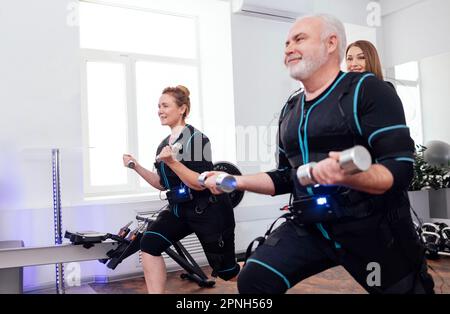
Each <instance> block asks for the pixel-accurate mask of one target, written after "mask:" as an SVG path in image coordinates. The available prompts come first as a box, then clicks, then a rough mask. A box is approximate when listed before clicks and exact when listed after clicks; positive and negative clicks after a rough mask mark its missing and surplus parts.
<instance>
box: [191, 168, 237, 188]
mask: <svg viewBox="0 0 450 314" xmlns="http://www.w3.org/2000/svg"><path fill="white" fill-rule="evenodd" d="M208 173H209V172H208V171H207V172H203V173H201V174H200V175H199V176H198V183H199V184H200V185H201V186H202V187H205V181H206V178H207V177H208ZM216 187H217V188H218V189H219V190H221V191H222V192H225V193H231V192H233V191H234V190H236V187H237V182H236V178H235V177H234V176H232V175H230V174H228V173H221V174H219V175H218V176H217V178H216Z"/></svg>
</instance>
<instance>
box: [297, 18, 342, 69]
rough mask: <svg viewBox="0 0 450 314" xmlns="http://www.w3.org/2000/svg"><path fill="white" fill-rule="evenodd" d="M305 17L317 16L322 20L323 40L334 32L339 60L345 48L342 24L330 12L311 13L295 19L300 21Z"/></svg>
mask: <svg viewBox="0 0 450 314" xmlns="http://www.w3.org/2000/svg"><path fill="white" fill-rule="evenodd" d="M306 18H319V19H321V20H322V22H323V30H322V35H321V37H322V39H323V40H325V39H327V38H328V37H329V36H331V35H332V34H335V35H336V36H337V39H338V52H339V61H342V59H343V58H344V57H345V51H346V49H347V36H346V35H345V27H344V24H343V23H342V22H341V21H340V20H339V19H338V18H336V17H334V16H333V15H330V14H313V15H306V16H301V17H299V18H297V21H301V20H303V19H306Z"/></svg>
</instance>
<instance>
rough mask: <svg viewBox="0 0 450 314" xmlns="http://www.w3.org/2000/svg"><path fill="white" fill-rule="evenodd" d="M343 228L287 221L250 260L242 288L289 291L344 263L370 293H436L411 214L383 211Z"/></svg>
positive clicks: (243, 273) (240, 283)
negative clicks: (389, 218)
mask: <svg viewBox="0 0 450 314" xmlns="http://www.w3.org/2000/svg"><path fill="white" fill-rule="evenodd" d="M339 227H340V228H333V227H331V226H329V225H328V226H325V227H324V226H322V225H320V226H319V225H311V226H308V227H302V226H299V225H298V224H296V223H295V222H294V221H288V222H285V223H283V224H282V225H281V226H280V227H278V228H277V229H276V230H274V232H272V233H271V234H270V236H269V237H268V238H267V240H266V241H265V242H264V244H263V245H261V246H259V247H258V248H257V249H256V250H255V252H254V253H253V254H252V255H251V256H250V258H249V259H248V260H247V262H246V264H245V266H244V267H243V269H242V271H241V274H240V275H239V278H238V289H239V292H240V293H267V294H279V293H285V292H286V291H287V290H288V289H289V288H291V287H293V286H294V285H296V284H297V283H298V282H300V281H302V280H303V279H306V278H308V277H310V276H312V275H314V274H317V273H320V272H322V271H324V270H326V269H328V268H331V267H334V266H337V265H342V266H343V267H344V268H345V269H346V270H347V271H348V272H349V273H350V275H351V276H352V277H353V278H354V279H355V280H356V281H357V282H358V283H359V284H361V286H363V287H364V288H365V289H366V290H367V291H368V292H370V293H433V286H434V283H433V280H432V278H431V276H430V275H429V274H428V273H427V267H426V262H425V259H424V254H423V250H422V249H421V246H420V243H419V241H418V238H417V235H416V234H415V231H414V229H413V227H412V221H411V219H410V217H409V220H408V218H404V219H402V220H398V221H396V222H395V223H390V224H389V225H387V224H386V221H385V217H384V216H383V215H373V216H370V217H366V218H364V219H359V220H354V221H351V222H349V223H348V224H346V225H345V224H344V225H341V226H339ZM324 232H325V233H326V234H327V236H328V237H329V238H331V239H332V240H328V239H326V238H325V236H324ZM416 240H417V241H416ZM372 262H375V263H377V264H378V265H379V270H380V272H379V278H380V279H381V280H380V282H379V283H377V282H373V281H371V279H373V277H371V274H373V273H372V271H373V268H370V267H369V263H372Z"/></svg>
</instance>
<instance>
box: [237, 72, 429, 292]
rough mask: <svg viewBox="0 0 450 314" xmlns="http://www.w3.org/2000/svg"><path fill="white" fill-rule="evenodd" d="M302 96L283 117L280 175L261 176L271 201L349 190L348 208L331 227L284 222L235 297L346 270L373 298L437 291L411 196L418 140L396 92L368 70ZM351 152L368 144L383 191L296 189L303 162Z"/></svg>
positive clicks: (249, 265) (245, 272) (254, 258)
mask: <svg viewBox="0 0 450 314" xmlns="http://www.w3.org/2000/svg"><path fill="white" fill-rule="evenodd" d="M304 97H305V96H304V93H303V92H299V93H297V94H294V95H293V96H292V97H291V98H290V99H289V100H288V102H287V104H286V105H285V107H284V108H283V110H282V114H281V116H280V123H279V138H278V141H279V150H278V168H277V169H276V170H274V171H270V172H267V173H268V175H269V176H270V177H271V179H272V181H273V182H274V185H275V195H280V194H286V193H293V195H294V200H295V199H299V198H300V197H304V196H306V195H317V194H319V195H323V194H331V193H333V192H336V191H339V190H345V191H346V192H348V193H347V194H346V195H347V198H346V199H347V205H348V209H349V210H348V211H347V215H344V216H341V217H339V218H336V219H334V220H329V221H324V222H314V223H306V224H305V223H303V222H302V221H299V219H298V216H297V218H296V216H294V217H293V218H292V219H288V220H287V221H286V222H284V223H283V224H281V225H280V227H278V228H277V229H275V230H274V231H273V232H272V233H271V234H270V235H269V236H268V237H267V239H266V240H265V242H264V243H263V244H262V245H260V246H258V247H257V248H256V250H255V252H254V253H253V254H252V255H251V256H250V258H249V259H248V260H247V262H246V265H245V266H244V267H243V269H242V271H241V274H240V275H239V278H238V289H239V292H240V293H284V292H286V290H287V289H289V288H291V287H292V286H294V285H295V284H297V283H298V282H300V281H301V280H303V279H305V278H307V277H309V276H312V275H314V274H317V273H319V272H322V271H324V270H326V269H328V268H330V267H334V266H337V265H342V266H343V267H344V268H345V269H346V270H347V271H348V272H349V273H350V274H351V275H352V276H353V278H354V279H355V280H356V281H357V282H358V283H359V284H361V286H363V287H364V288H365V289H366V290H367V291H368V292H370V293H433V287H434V283H433V280H432V278H431V276H430V275H429V274H428V273H427V265H426V261H425V259H424V248H423V246H422V245H421V243H420V241H419V238H418V235H417V234H416V232H415V230H414V226H413V222H412V219H411V214H410V205H409V200H408V195H407V188H408V186H409V183H410V180H411V179H412V176H413V162H414V159H413V153H414V142H413V140H412V139H411V137H410V135H409V129H408V128H407V127H406V125H405V118H404V112H403V107H402V103H401V101H400V99H399V98H398V96H397V94H396V92H395V90H394V89H393V88H392V87H390V86H388V85H387V84H386V83H385V82H383V81H381V80H378V79H377V78H375V76H374V75H373V74H372V73H342V72H340V73H339V75H338V76H337V78H336V79H335V81H334V83H333V84H332V85H331V86H330V87H329V88H328V89H327V90H326V91H324V92H323V93H322V94H321V95H320V96H318V97H317V98H315V99H314V100H311V101H305V99H304ZM355 145H363V146H364V147H366V148H367V149H368V150H369V152H370V154H371V156H372V159H373V161H374V162H376V163H378V164H380V165H383V166H385V167H386V168H387V169H389V171H390V172H391V173H392V175H393V178H394V183H393V186H392V188H391V189H390V190H388V191H387V192H386V193H384V194H383V195H370V194H367V193H363V192H358V191H355V190H351V189H347V188H344V187H321V186H317V187H308V188H305V187H302V186H300V184H299V183H298V180H297V179H296V177H295V169H297V168H298V167H299V166H300V165H303V164H306V163H309V162H312V161H316V162H318V161H320V160H323V159H325V158H327V157H328V153H329V152H330V151H336V152H340V151H343V150H345V149H348V148H351V147H353V146H355ZM351 209H353V210H351ZM374 271H378V273H374Z"/></svg>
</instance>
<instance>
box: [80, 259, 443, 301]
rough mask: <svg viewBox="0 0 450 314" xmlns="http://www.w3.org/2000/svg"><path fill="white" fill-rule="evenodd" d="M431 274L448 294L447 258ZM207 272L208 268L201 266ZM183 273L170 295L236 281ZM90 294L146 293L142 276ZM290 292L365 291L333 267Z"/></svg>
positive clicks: (225, 288) (173, 279)
mask: <svg viewBox="0 0 450 314" xmlns="http://www.w3.org/2000/svg"><path fill="white" fill-rule="evenodd" d="M429 265H430V266H431V267H432V268H433V269H434V271H433V270H432V269H430V274H431V275H432V276H433V278H434V280H435V292H436V293H438V294H441V293H444V294H450V257H442V258H440V259H439V260H436V261H429ZM203 269H204V271H205V273H206V274H210V273H211V269H210V268H209V267H204V268H203ZM181 273H182V272H181V271H179V272H172V273H169V274H168V276H167V290H166V293H170V294H209V293H211V294H236V293H238V292H237V288H236V282H226V281H223V280H221V279H217V280H216V284H215V286H214V287H213V288H200V287H199V286H198V285H197V284H196V283H193V282H190V281H188V280H182V279H181V278H180V274H181ZM89 287H90V288H91V290H92V291H93V293H99V294H143V293H146V289H145V282H144V278H135V279H127V280H121V281H117V282H110V283H107V284H90V285H89ZM288 293H289V294H320V293H324V294H340V293H345V294H364V293H366V291H365V290H364V289H363V288H361V286H360V285H359V284H358V283H356V281H355V280H354V279H353V278H352V277H351V276H350V275H349V274H348V273H347V272H346V271H345V270H344V269H343V268H342V267H340V266H339V267H335V268H332V269H329V270H326V271H324V272H322V273H320V274H317V275H315V276H313V277H310V278H308V279H306V280H304V281H302V282H301V283H299V284H297V285H296V286H294V287H293V288H291V289H290V290H289V291H288Z"/></svg>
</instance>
